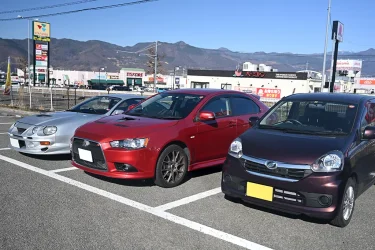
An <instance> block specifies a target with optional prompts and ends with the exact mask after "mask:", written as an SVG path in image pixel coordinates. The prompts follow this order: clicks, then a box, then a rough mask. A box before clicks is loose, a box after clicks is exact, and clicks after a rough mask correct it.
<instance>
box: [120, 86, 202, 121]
mask: <svg viewBox="0 0 375 250" xmlns="http://www.w3.org/2000/svg"><path fill="white" fill-rule="evenodd" d="M203 98H204V96H200V95H192V94H183V93H178V94H177V93H161V94H158V95H155V96H153V97H151V98H150V99H148V100H146V101H144V102H142V103H140V104H139V105H137V106H136V107H135V108H134V109H132V110H129V111H127V112H126V115H130V116H141V117H148V118H156V119H170V120H179V119H183V118H185V117H187V116H188V115H189V114H190V113H191V111H193V109H194V108H195V107H196V106H197V104H198V103H199V102H200V101H201V100H202V99H203Z"/></svg>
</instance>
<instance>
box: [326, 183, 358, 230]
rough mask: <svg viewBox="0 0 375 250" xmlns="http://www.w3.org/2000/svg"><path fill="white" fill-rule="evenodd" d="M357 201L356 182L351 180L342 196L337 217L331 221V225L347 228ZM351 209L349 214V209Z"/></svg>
mask: <svg viewBox="0 0 375 250" xmlns="http://www.w3.org/2000/svg"><path fill="white" fill-rule="evenodd" d="M355 200H356V182H355V180H354V179H353V178H350V179H349V180H348V182H347V183H346V186H345V190H344V193H343V196H342V200H341V203H340V207H339V208H338V209H339V210H338V212H337V215H336V217H335V218H334V219H333V220H332V221H331V224H332V225H333V226H336V227H346V226H347V225H348V224H349V223H350V221H351V219H352V216H353V213H354V208H355ZM348 208H349V209H350V212H349V213H348V210H347V209H348Z"/></svg>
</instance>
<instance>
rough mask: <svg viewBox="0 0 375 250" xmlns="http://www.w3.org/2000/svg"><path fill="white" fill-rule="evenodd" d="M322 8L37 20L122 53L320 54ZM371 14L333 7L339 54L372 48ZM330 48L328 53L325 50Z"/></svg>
mask: <svg viewBox="0 0 375 250" xmlns="http://www.w3.org/2000/svg"><path fill="white" fill-rule="evenodd" d="M73 1H77V0H55V1H51V0H33V1H30V0H12V1H6V0H2V1H1V9H0V10H2V11H5V10H16V9H24V8H33V7H41V6H46V5H52V4H58V3H67V2H73ZM129 1H131V0H98V1H96V2H92V3H87V4H78V5H73V6H69V7H64V8H54V9H47V10H38V11H33V12H23V13H12V14H0V18H11V17H16V16H17V15H18V14H20V15H24V16H31V15H38V14H44V13H55V12H61V11H68V10H73V9H79V8H87V7H93V6H103V5H110V4H116V3H124V2H129ZM327 6H328V0H261V1H259V0H258V1H256V0H159V1H156V2H151V3H146V4H140V5H133V6H128V7H120V8H115V9H106V10H100V11H88V12H81V13H78V14H69V15H61V16H54V17H45V18H43V19H40V20H41V21H47V22H50V23H51V33H52V36H53V37H56V38H71V39H76V40H81V41H86V40H103V41H106V42H110V43H114V44H118V45H121V46H126V45H134V44H136V43H137V42H149V41H155V40H158V41H162V42H172V43H173V42H178V41H184V42H186V43H188V44H191V45H193V46H197V47H203V48H219V47H225V48H228V49H231V50H234V51H246V52H255V51H265V52H292V53H322V52H323V50H324V39H325V25H326V15H327ZM374 9H375V1H374V0H357V1H353V0H332V20H340V21H341V22H342V23H344V25H345V31H344V42H343V43H342V44H340V48H339V49H340V50H348V51H362V50H366V49H368V48H371V47H375V42H374V37H375V29H373V28H372V27H373V26H374V24H375V15H373V13H374ZM330 34H331V30H330V33H329V35H330ZM26 36H27V22H26V21H25V20H17V21H6V22H0V37H2V38H26ZM329 42H330V41H329ZM328 48H329V50H330V49H331V45H330V43H329V47H328Z"/></svg>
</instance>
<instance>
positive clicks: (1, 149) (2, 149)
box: [0, 148, 11, 151]
mask: <svg viewBox="0 0 375 250" xmlns="http://www.w3.org/2000/svg"><path fill="white" fill-rule="evenodd" d="M10 149H11V148H0V151H4V150H10Z"/></svg>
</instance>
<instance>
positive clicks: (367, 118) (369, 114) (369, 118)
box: [361, 103, 375, 133]
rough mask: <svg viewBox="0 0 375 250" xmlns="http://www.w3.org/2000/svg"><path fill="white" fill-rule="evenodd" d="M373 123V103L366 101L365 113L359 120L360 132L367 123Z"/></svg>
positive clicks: (374, 115)
mask: <svg viewBox="0 0 375 250" xmlns="http://www.w3.org/2000/svg"><path fill="white" fill-rule="evenodd" d="M374 123H375V103H368V104H367V105H366V113H365V115H364V116H363V117H362V121H361V133H363V131H364V130H365V127H367V126H368V125H373V124H374Z"/></svg>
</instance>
